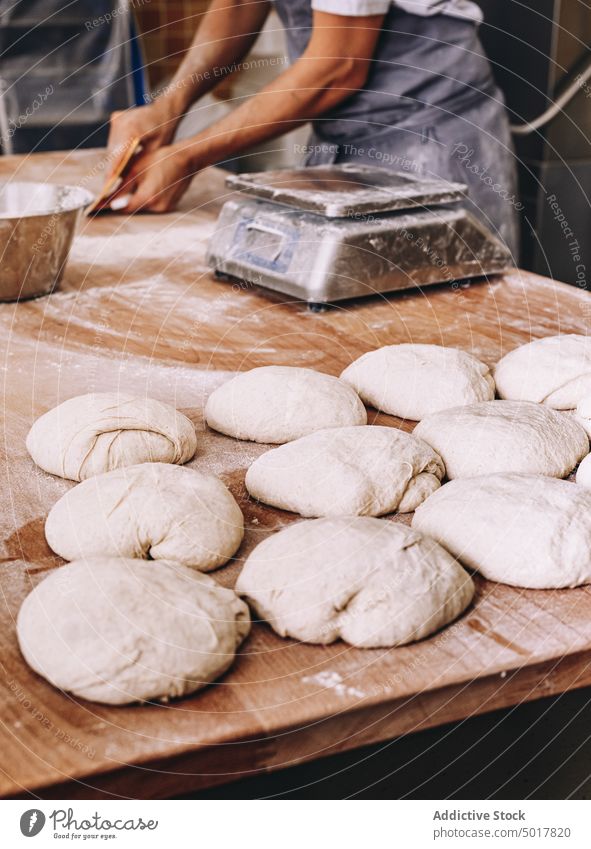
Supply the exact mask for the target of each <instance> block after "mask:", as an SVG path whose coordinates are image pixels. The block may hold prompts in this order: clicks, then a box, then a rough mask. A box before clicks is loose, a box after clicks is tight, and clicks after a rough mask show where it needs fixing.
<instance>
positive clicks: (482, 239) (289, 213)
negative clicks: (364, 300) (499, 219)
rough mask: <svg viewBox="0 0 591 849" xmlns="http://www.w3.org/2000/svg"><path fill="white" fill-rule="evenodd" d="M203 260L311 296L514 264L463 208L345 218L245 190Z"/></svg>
mask: <svg viewBox="0 0 591 849" xmlns="http://www.w3.org/2000/svg"><path fill="white" fill-rule="evenodd" d="M207 261H208V263H209V265H210V266H211V267H212V268H214V269H215V270H216V272H217V273H218V274H222V275H227V276H229V277H235V278H239V279H242V280H247V281H249V282H251V283H255V284H258V285H261V286H264V287H267V288H269V289H274V290H277V291H279V292H283V293H285V294H288V295H292V296H294V297H296V298H300V299H303V300H306V301H308V302H310V303H331V302H334V301H340V300H345V299H348V298H354V297H359V296H364V295H371V294H375V293H377V292H392V291H396V290H400V289H411V288H413V287H415V286H425V285H429V284H432V283H445V282H449V283H451V282H453V281H454V280H461V279H464V278H468V277H479V276H482V275H485V274H491V273H494V272H499V271H503V270H505V269H507V268H509V267H511V266H512V262H511V256H510V254H509V251H508V250H507V249H506V248H505V247H504V245H503V244H502V243H501V242H500V241H499V240H498V239H496V238H495V237H494V236H493V235H492V233H490V232H489V231H488V230H487V229H486V228H485V227H484V226H483V225H482V224H481V223H480V222H479V221H477V219H476V218H474V217H473V216H472V215H471V214H470V213H468V212H466V210H464V209H462V208H454V207H436V208H434V209H425V210H422V211H415V212H394V213H388V214H382V215H377V216H376V215H362V214H359V215H358V217H352V218H350V219H347V220H343V219H331V218H325V217H323V216H320V215H314V214H312V213H309V212H303V211H298V210H295V209H288V208H286V207H281V206H279V205H278V204H275V203H267V202H264V201H258V200H253V199H249V198H244V197H242V198H240V197H238V198H234V199H232V200H229V201H227V202H226V203H225V204H224V206H223V208H222V211H221V213H220V216H219V219H218V222H217V225H216V230H215V232H214V234H213V236H212V238H211V240H210V244H209V250H208V256H207Z"/></svg>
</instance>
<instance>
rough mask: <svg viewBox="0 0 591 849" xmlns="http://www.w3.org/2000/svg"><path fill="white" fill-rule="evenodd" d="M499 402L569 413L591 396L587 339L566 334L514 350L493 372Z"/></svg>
mask: <svg viewBox="0 0 591 849" xmlns="http://www.w3.org/2000/svg"><path fill="white" fill-rule="evenodd" d="M494 375H495V381H496V384H497V390H498V393H499V395H500V397H501V398H510V399H514V400H516V401H537V402H538V403H540V404H546V405H547V406H548V407H554V409H556V410H573V409H574V408H575V407H576V406H577V404H578V402H579V401H580V399H581V398H583V397H584V396H585V395H590V394H591V338H590V337H589V336H579V335H578V334H576V333H567V334H565V335H564V336H546V337H545V338H544V339H536V340H534V341H533V342H529V343H528V344H527V345H522V346H521V347H520V348H516V349H515V350H514V351H511V352H510V353H509V354H507V355H506V356H504V357H503V358H502V359H501V360H499V362H498V363H497V365H496V367H495V371H494Z"/></svg>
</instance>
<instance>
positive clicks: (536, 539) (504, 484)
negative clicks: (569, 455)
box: [412, 475, 591, 589]
mask: <svg viewBox="0 0 591 849" xmlns="http://www.w3.org/2000/svg"><path fill="white" fill-rule="evenodd" d="M412 526H413V528H414V529H416V530H418V531H420V532H421V533H424V534H428V535H429V536H431V537H433V538H434V539H436V540H437V542H439V543H441V545H443V546H444V547H445V548H447V550H448V551H450V552H451V553H452V554H453V555H454V557H457V558H458V559H459V560H461V561H462V562H463V563H465V564H466V565H467V566H470V567H472V568H473V569H477V570H478V571H479V572H480V573H481V574H482V575H484V577H485V578H489V579H490V580H491V581H501V582H502V583H504V584H512V585H513V586H515V587H531V588H533V589H551V588H553V587H576V586H578V585H579V584H586V583H589V582H590V581H591V492H590V491H589V490H587V489H585V488H584V487H582V486H576V485H575V484H573V483H570V482H569V481H561V480H555V479H554V478H547V477H542V476H536V475H485V476H483V477H479V478H470V479H464V480H457V481H452V482H451V483H448V484H446V485H445V486H442V487H441V489H440V490H438V492H436V493H435V494H434V495H432V496H431V497H430V498H428V499H427V500H426V501H425V502H424V504H421V506H420V507H419V508H418V510H417V512H416V513H415V515H414V519H413V523H412Z"/></svg>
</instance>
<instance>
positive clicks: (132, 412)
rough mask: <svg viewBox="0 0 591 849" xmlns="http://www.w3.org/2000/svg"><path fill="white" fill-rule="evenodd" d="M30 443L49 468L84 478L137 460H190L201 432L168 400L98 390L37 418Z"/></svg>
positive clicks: (37, 459)
mask: <svg viewBox="0 0 591 849" xmlns="http://www.w3.org/2000/svg"><path fill="white" fill-rule="evenodd" d="M27 449H28V451H29V454H30V455H31V457H32V458H33V460H34V461H35V462H36V463H37V465H38V466H41V468H42V469H45V471H46V472H50V473H51V474H52V475H59V477H61V478H70V479H71V480H75V481H81V480H84V479H85V478H89V477H92V475H98V474H101V472H108V471H110V470H111V469H118V468H120V467H121V466H131V465H133V464H134V463H146V462H149V461H154V462H157V461H161V462H163V463H186V462H187V461H188V460H190V459H191V457H192V456H193V455H194V453H195V451H196V449H197V438H196V436H195V428H194V427H193V424H192V422H191V421H190V420H189V419H188V418H187V417H186V416H183V415H182V413H179V412H178V411H177V410H175V409H174V407H171V406H169V405H168V404H163V403H161V402H160V401H155V400H154V399H153V398H134V397H133V396H132V395H125V394H123V393H118V392H98V393H93V394H91V395H78V396H77V397H76V398H70V399H69V401H64V403H63V404H60V405H59V406H58V407H54V408H53V409H52V410H49V412H48V413H45V415H43V416H41V418H39V419H37V421H36V422H35V424H34V425H33V427H32V428H31V430H30V431H29V435H28V436H27Z"/></svg>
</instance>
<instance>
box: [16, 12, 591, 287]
mask: <svg viewBox="0 0 591 849" xmlns="http://www.w3.org/2000/svg"><path fill="white" fill-rule="evenodd" d="M479 2H480V5H481V6H482V8H483V11H484V15H485V23H484V24H483V26H482V29H481V35H482V39H483V41H484V44H485V47H486V49H487V52H488V54H489V56H490V58H491V60H492V63H493V67H494V70H495V74H496V76H497V80H498V82H499V84H500V86H501V88H502V90H503V91H504V93H505V98H506V102H507V106H508V109H509V110H510V116H511V121H512V123H513V124H514V125H520V124H523V123H524V122H529V121H534V120H535V119H537V118H538V117H539V116H542V120H541V123H539V125H538V124H536V125H535V128H534V129H531V128H528V129H529V132H528V133H527V134H526V133H524V132H521V133H519V132H517V133H516V134H515V136H514V138H515V145H516V152H517V157H518V161H519V171H520V189H521V201H522V203H523V205H524V210H523V213H522V245H521V266H522V267H524V268H526V269H530V270H534V271H537V272H538V273H540V274H544V275H547V276H551V277H555V278H557V279H560V280H563V281H566V282H569V283H573V284H574V285H584V282H583V281H582V280H581V279H580V276H579V275H577V264H578V263H576V262H574V261H573V250H576V249H577V247H576V246H575V247H574V248H573V246H572V245H571V244H569V242H568V240H567V239H565V237H564V232H563V231H562V230H561V228H560V226H559V225H558V224H557V221H556V215H555V212H556V211H555V209H553V208H552V206H551V204H550V203H549V202H548V198H549V197H551V196H552V195H555V194H558V191H557V189H558V188H559V189H560V193H559V194H560V198H561V204H560V205H561V209H562V211H563V212H564V215H565V217H566V218H567V219H568V220H572V221H577V225H578V226H577V229H578V232H581V231H583V232H584V231H585V228H587V231H588V232H589V233H590V235H591V205H590V202H589V198H590V197H591V142H590V140H591V108H590V107H591V74H590V76H586V73H587V74H589V73H590V72H589V61H590V56H591V53H590V47H589V46H590V44H591V5H589V4H585V3H583V2H580V0H479ZM207 5H208V4H207V0H70V2H68V0H17V1H16V2H15V0H0V57H1V59H0V138H1V144H2V151H3V153H5V154H6V153H25V152H31V151H40V150H55V149H71V148H77V147H95V146H101V145H104V144H105V142H106V138H107V130H108V126H107V125H108V118H109V115H110V113H111V111H112V110H114V109H122V108H126V107H128V106H131V105H134V104H140V103H145V102H147V101H148V100H149V99H150V98H151V97H153V96H154V95H155V94H157V92H158V90H159V89H161V88H162V87H163V86H165V85H166V84H167V82H168V81H169V80H170V78H171V76H172V74H173V73H174V70H175V68H176V67H177V65H178V63H179V62H180V61H181V59H182V57H183V54H184V52H185V50H186V49H187V47H188V45H189V44H190V42H191V39H192V37H193V34H194V32H195V30H196V29H197V27H198V26H199V24H200V21H201V19H202V16H203V14H204V12H205V10H206V8H207ZM285 57H286V52H285V46H284V37H283V32H282V29H281V26H280V25H279V22H278V19H277V18H276V17H275V15H273V14H272V15H271V17H270V19H269V21H268V23H267V26H266V28H265V31H264V32H263V34H262V35H261V37H260V38H259V40H258V41H257V43H256V45H255V47H254V49H253V52H252V55H251V56H250V57H248V59H247V61H246V62H245V63H244V67H242V68H241V69H240V70H239V71H237V72H235V73H233V74H231V75H230V76H229V77H227V78H225V79H224V80H223V81H221V82H220V84H219V85H218V87H217V88H216V89H215V90H214V92H213V93H212V94H210V95H208V96H207V97H206V98H205V99H204V100H203V101H201V102H200V103H199V104H198V105H197V106H196V107H195V108H194V109H193V110H192V111H191V113H190V114H189V115H188V116H187V117H186V119H185V120H184V122H183V124H182V125H181V127H180V130H179V133H180V134H181V135H187V134H191V133H194V132H196V131H197V130H199V129H200V128H201V127H203V126H205V125H208V124H210V123H211V122H212V121H214V120H215V119H216V118H218V117H219V116H221V115H223V114H225V113H226V112H227V111H228V110H229V109H231V108H232V104H234V103H235V102H236V101H237V99H238V100H240V99H242V98H245V97H248V96H250V95H251V94H252V93H253V92H254V91H256V90H257V89H259V88H260V87H261V85H264V84H265V83H266V82H267V81H268V80H270V79H272V78H273V77H274V76H276V75H277V74H279V73H280V72H281V69H282V67H283V66H284V64H285V62H286V58H285ZM561 97H562V100H560V101H559V103H560V104H561V108H558V109H553V104H555V103H556V100H557V98H561ZM548 110H549V111H548ZM547 112H548V114H546V113H547ZM305 138H306V131H305V129H304V130H300V131H299V132H298V133H297V134H296V135H295V136H294V134H290V136H287V137H284V138H282V139H280V140H279V141H276V142H273V143H270V144H267V145H265V146H263V147H262V148H259V149H257V150H254V151H252V152H251V154H249V155H247V156H245V157H241V159H240V161H239V162H236V163H232V164H231V165H230V167H232V168H234V169H240V170H253V168H254V169H264V168H277V167H283V166H287V165H291V164H295V163H297V162H298V161H299V158H300V157H299V156H298V154H297V152H296V151H297V150H298V145H297V144H294V142H297V141H298V140H301V141H302V143H303V141H304V139H305ZM578 249H580V251H581V252H582V254H583V256H582V264H583V265H585V266H586V268H591V255H589V256H587V258H585V256H584V254H586V253H588V252H589V248H588V246H587V245H580V246H578Z"/></svg>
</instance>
